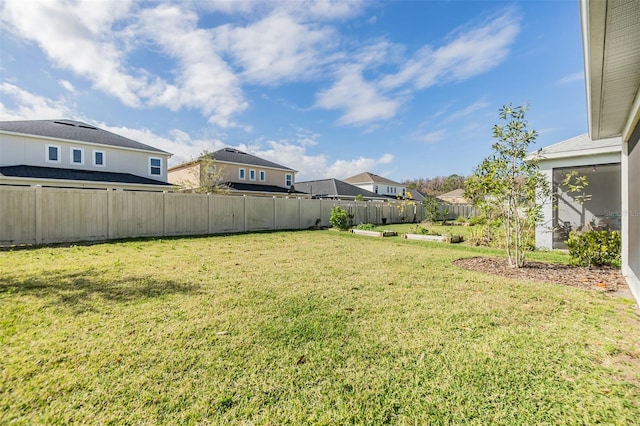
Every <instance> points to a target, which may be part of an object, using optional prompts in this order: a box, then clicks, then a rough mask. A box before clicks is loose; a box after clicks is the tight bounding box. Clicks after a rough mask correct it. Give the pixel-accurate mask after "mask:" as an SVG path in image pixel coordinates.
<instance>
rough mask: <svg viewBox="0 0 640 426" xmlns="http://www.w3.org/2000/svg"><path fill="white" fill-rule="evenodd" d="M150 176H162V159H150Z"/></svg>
mask: <svg viewBox="0 0 640 426" xmlns="http://www.w3.org/2000/svg"><path fill="white" fill-rule="evenodd" d="M149 174H150V175H151V176H162V158H155V157H149Z"/></svg>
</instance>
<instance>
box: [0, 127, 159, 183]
mask: <svg viewBox="0 0 640 426" xmlns="http://www.w3.org/2000/svg"><path fill="white" fill-rule="evenodd" d="M170 156H171V154H169V153H168V152H165V151H162V150H160V149H157V148H154V147H152V146H149V145H145V144H143V143H140V142H137V141H134V140H132V139H128V138H125V137H123V136H120V135H116V134H115V133H111V132H108V131H106V130H102V129H99V128H97V127H94V126H91V125H89V124H86V123H82V122H78V121H72V120H34V121H3V122H0V184H2V185H42V186H54V187H73V188H115V189H126V190H152V191H158V190H167V189H170V188H171V185H170V184H169V183H167V160H168V159H169V157H170Z"/></svg>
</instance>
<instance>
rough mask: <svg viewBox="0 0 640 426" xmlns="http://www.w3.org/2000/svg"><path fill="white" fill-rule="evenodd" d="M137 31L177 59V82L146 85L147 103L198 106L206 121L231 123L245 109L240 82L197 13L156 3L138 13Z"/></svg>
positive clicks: (227, 124) (176, 107) (175, 107)
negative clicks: (148, 87)
mask: <svg viewBox="0 0 640 426" xmlns="http://www.w3.org/2000/svg"><path fill="white" fill-rule="evenodd" d="M140 22H141V30H142V31H143V33H144V34H147V35H148V36H149V37H151V39H152V40H153V41H154V42H156V43H157V44H158V45H159V46H161V47H162V49H163V50H164V52H165V53H167V54H168V55H169V56H170V57H172V58H174V59H176V60H177V61H178V66H179V76H178V78H177V84H176V85H173V84H165V83H158V84H157V85H156V86H155V87H154V88H150V89H151V91H152V93H151V94H150V97H151V99H150V103H151V104H153V105H163V106H166V107H169V108H170V109H172V110H177V109H180V108H183V107H187V108H192V107H195V108H199V109H200V110H201V111H202V112H203V113H204V114H205V115H206V116H208V117H209V122H210V123H213V124H216V125H219V126H221V127H228V126H230V125H234V124H235V123H233V120H232V118H233V116H235V115H236V114H237V113H239V112H241V111H243V110H244V109H246V108H247V106H248V104H247V102H246V101H245V100H244V97H243V94H242V91H241V89H240V83H239V81H238V79H237V77H236V76H235V75H234V74H233V72H232V71H231V70H230V69H229V67H228V66H227V64H226V63H225V62H224V61H223V60H222V59H221V58H220V57H219V56H218V55H217V54H216V53H215V51H214V44H213V39H212V36H211V34H210V33H209V32H208V31H206V30H202V29H198V28H197V22H198V16H197V15H196V14H195V13H193V12H187V11H185V10H182V9H179V8H177V7H169V6H164V5H161V6H158V7H156V8H155V9H151V10H146V11H144V12H142V13H141V19H140Z"/></svg>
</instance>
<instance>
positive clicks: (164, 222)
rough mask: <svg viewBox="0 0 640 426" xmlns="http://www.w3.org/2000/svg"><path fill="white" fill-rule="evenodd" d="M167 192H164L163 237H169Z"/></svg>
mask: <svg viewBox="0 0 640 426" xmlns="http://www.w3.org/2000/svg"><path fill="white" fill-rule="evenodd" d="M167 203H168V200H167V191H162V236H163V237H166V236H167Z"/></svg>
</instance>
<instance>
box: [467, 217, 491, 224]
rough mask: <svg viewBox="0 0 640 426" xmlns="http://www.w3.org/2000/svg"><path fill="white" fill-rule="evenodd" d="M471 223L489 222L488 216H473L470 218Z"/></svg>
mask: <svg viewBox="0 0 640 426" xmlns="http://www.w3.org/2000/svg"><path fill="white" fill-rule="evenodd" d="M469 223H470V224H471V225H484V224H486V223H487V218H486V216H473V217H471V218H469Z"/></svg>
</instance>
